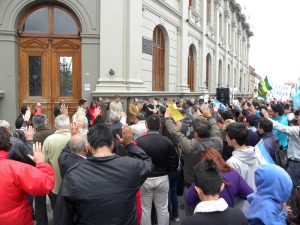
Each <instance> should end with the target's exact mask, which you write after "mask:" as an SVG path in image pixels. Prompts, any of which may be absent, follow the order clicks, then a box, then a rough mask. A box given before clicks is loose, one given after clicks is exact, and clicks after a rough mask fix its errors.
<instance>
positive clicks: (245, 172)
mask: <svg viewBox="0 0 300 225" xmlns="http://www.w3.org/2000/svg"><path fill="white" fill-rule="evenodd" d="M227 163H228V165H229V166H230V167H231V168H233V169H235V170H236V171H237V172H238V173H239V174H240V175H241V176H242V177H243V178H244V179H245V180H246V182H247V183H248V184H249V186H250V187H251V188H252V189H253V190H254V191H255V192H256V186H255V181H254V172H255V170H256V169H257V168H258V167H259V166H260V165H261V164H265V163H266V161H265V160H264V158H263V157H262V156H261V155H260V154H258V153H256V152H255V148H254V147H248V148H247V149H244V150H234V151H233V152H232V156H231V157H230V158H229V159H228V160H227ZM235 207H236V208H239V209H240V210H242V211H243V212H244V213H246V211H247V210H248V208H249V203H248V202H247V201H245V200H242V199H237V200H236V204H235Z"/></svg>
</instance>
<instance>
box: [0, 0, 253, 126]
mask: <svg viewBox="0 0 300 225" xmlns="http://www.w3.org/2000/svg"><path fill="white" fill-rule="evenodd" d="M38 2H40V1H35V0H2V1H0V49H1V51H0V58H1V60H0V68H1V72H0V76H1V83H0V118H9V120H10V122H12V121H14V119H15V118H16V116H17V111H18V107H19V105H18V87H19V83H18V45H17V41H18V33H17V25H18V22H19V18H20V16H21V15H22V13H23V12H24V11H25V10H26V9H27V8H28V7H29V6H30V5H32V4H35V3H38ZM56 2H59V3H62V4H65V5H66V6H68V7H69V8H70V9H71V10H72V11H73V12H74V13H75V14H76V15H77V17H78V18H79V20H80V23H81V27H82V33H81V38H82V63H81V65H82V70H81V74H82V96H83V97H84V98H88V99H90V98H92V97H96V96H101V97H111V96H113V95H114V94H120V95H121V96H123V97H122V101H123V103H124V104H125V105H126V104H127V103H128V101H130V99H131V98H132V97H133V96H150V97H151V96H172V97H173V96H196V95H199V94H201V95H202V94H210V95H212V96H213V95H215V93H216V91H215V88H216V87H218V86H222V87H230V88H232V87H237V88H239V93H241V94H245V95H246V94H248V95H249V94H250V93H251V92H252V91H253V90H252V89H251V88H250V87H249V64H248V55H249V48H250V44H249V38H250V37H251V35H252V33H251V31H250V30H249V25H248V24H247V23H246V21H245V17H244V16H243V14H242V13H241V7H240V6H239V5H238V4H237V3H235V1H233V0H214V1H212V0H211V1H210V2H211V12H210V14H211V22H210V23H207V1H206V0H193V1H192V6H189V5H188V4H189V1H187V0H186V1H182V0H143V1H140V0H124V1H120V0H110V1H104V0H102V1H99V0H57V1H56ZM156 26H160V27H161V28H162V30H163V31H164V34H165V41H166V53H165V55H166V58H165V91H164V92H152V55H151V54H148V53H145V52H143V50H142V45H143V38H144V39H147V40H149V41H152V39H153V31H154V29H155V27H156ZM191 45H193V48H194V50H195V51H194V52H195V54H194V58H195V68H194V71H195V74H194V78H195V82H194V83H195V92H194V93H191V92H190V90H189V87H188V84H187V82H188V79H187V71H188V65H187V61H188V52H189V47H190V46H191ZM207 54H210V56H211V68H210V74H209V81H208V82H209V83H208V87H209V88H208V89H207V88H206V83H205V76H206V56H207ZM220 61H221V63H222V67H221V68H220V69H221V74H222V77H221V79H220V81H219V76H218V75H219V62H220ZM228 67H230V70H229V73H228ZM110 71H113V72H114V73H113V75H111V74H110ZM235 71H236V72H235ZM240 77H241V82H240ZM229 81H230V82H229ZM240 83H241V85H240ZM86 84H89V85H90V87H91V89H90V90H85V88H84V87H85V85H86ZM20 87H21V86H20ZM2 92H3V93H4V94H3V97H1V96H2Z"/></svg>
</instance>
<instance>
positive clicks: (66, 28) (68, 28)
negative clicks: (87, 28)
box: [54, 8, 78, 34]
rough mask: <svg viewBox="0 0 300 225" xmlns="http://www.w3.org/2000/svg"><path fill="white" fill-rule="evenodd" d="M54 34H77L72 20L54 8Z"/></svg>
mask: <svg viewBox="0 0 300 225" xmlns="http://www.w3.org/2000/svg"><path fill="white" fill-rule="evenodd" d="M54 34H78V28H77V25H76V23H75V21H74V19H73V18H72V17H71V16H70V15H69V14H68V13H67V12H65V11H64V10H62V9H59V8H54Z"/></svg>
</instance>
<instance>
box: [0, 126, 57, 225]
mask: <svg viewBox="0 0 300 225" xmlns="http://www.w3.org/2000/svg"><path fill="white" fill-rule="evenodd" d="M9 137H10V134H9V133H8V131H7V130H6V129H5V128H3V127H0V162H1V163H0V177H1V179H0V224H14V225H33V220H32V209H31V207H30V205H29V201H28V199H27V196H28V195H32V196H38V195H44V194H48V193H49V192H51V190H52V189H53V187H54V182H55V177H54V171H53V169H52V167H51V166H50V165H49V164H47V163H45V161H44V153H43V151H42V147H41V144H40V143H36V144H34V145H33V155H30V156H28V157H30V158H31V159H32V160H33V161H34V162H35V163H36V167H33V166H30V165H27V164H25V163H21V162H17V161H14V160H9V159H7V156H8V151H9V149H10V143H9Z"/></svg>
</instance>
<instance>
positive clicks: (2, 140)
mask: <svg viewBox="0 0 300 225" xmlns="http://www.w3.org/2000/svg"><path fill="white" fill-rule="evenodd" d="M10 147H11V144H10V133H9V132H8V130H7V129H6V128H5V127H0V150H4V151H6V152H8V151H9V149H10Z"/></svg>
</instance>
